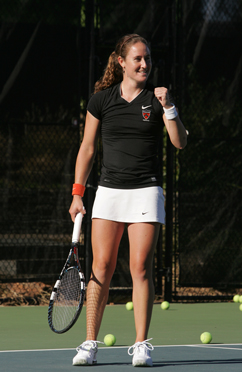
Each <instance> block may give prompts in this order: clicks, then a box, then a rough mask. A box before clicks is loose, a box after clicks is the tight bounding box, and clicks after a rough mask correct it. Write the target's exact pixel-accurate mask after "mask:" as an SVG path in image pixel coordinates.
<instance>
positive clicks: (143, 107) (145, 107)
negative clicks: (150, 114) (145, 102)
mask: <svg viewBox="0 0 242 372" xmlns="http://www.w3.org/2000/svg"><path fill="white" fill-rule="evenodd" d="M151 106H152V105H149V106H142V110H145V109H147V108H148V107H151Z"/></svg>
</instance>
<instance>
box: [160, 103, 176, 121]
mask: <svg viewBox="0 0 242 372" xmlns="http://www.w3.org/2000/svg"><path fill="white" fill-rule="evenodd" d="M163 110H164V113H165V116H166V118H167V119H168V120H172V119H175V118H176V117H177V115H178V113H177V111H176V107H175V105H173V106H172V107H170V108H169V109H166V108H165V107H163Z"/></svg>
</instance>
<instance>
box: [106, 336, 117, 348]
mask: <svg viewBox="0 0 242 372" xmlns="http://www.w3.org/2000/svg"><path fill="white" fill-rule="evenodd" d="M103 341H104V343H105V345H106V346H113V345H114V344H115V342H116V337H115V336H114V335H111V334H108V335H106V336H105V337H104V339H103Z"/></svg>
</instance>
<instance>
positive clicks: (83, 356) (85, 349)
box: [72, 340, 98, 366]
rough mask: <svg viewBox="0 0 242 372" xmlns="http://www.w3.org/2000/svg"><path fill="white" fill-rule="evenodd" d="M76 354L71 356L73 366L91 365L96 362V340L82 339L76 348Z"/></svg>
mask: <svg viewBox="0 0 242 372" xmlns="http://www.w3.org/2000/svg"><path fill="white" fill-rule="evenodd" d="M76 351H77V354H76V356H75V357H74V358H73V362H72V365H73V366H81V365H91V364H96V363H97V358H96V356H97V352H98V341H92V340H90V341H89V340H88V341H84V342H83V343H82V344H81V345H80V346H78V347H77V348H76Z"/></svg>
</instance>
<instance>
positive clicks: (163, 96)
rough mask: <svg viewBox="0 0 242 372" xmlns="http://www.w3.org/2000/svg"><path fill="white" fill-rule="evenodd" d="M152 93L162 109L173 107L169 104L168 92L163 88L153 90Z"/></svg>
mask: <svg viewBox="0 0 242 372" xmlns="http://www.w3.org/2000/svg"><path fill="white" fill-rule="evenodd" d="M154 93H155V96H156V98H157V99H158V101H159V102H160V104H161V105H162V106H163V107H164V108H166V109H168V108H170V107H172V106H173V105H172V103H171V102H170V98H169V91H168V89H167V88H165V87H158V88H155V90H154Z"/></svg>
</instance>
